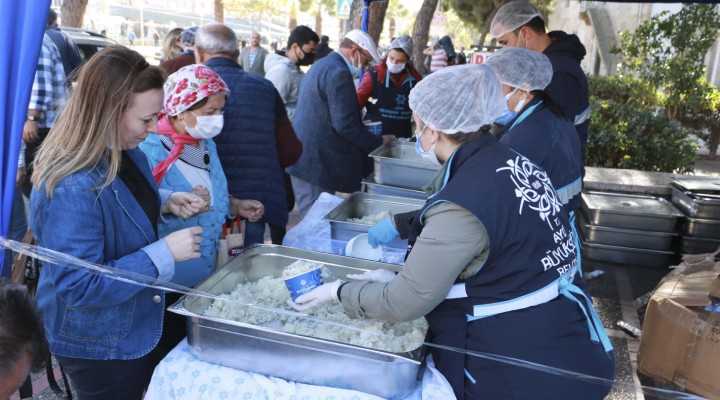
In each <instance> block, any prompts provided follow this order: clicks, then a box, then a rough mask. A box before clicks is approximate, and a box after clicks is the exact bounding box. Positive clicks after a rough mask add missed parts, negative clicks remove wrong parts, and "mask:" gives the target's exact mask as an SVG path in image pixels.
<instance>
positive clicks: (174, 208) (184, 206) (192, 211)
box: [162, 192, 207, 219]
mask: <svg viewBox="0 0 720 400" xmlns="http://www.w3.org/2000/svg"><path fill="white" fill-rule="evenodd" d="M206 206H207V204H206V203H205V200H203V199H201V198H200V197H199V196H196V195H194V194H192V193H187V192H175V193H173V194H171V195H170V197H169V198H168V200H167V201H166V202H165V204H164V205H163V208H162V213H163V214H167V213H172V214H174V215H176V216H178V217H180V218H182V219H187V218H190V217H192V216H194V215H197V214H200V212H201V210H202V209H203V208H205V207H206Z"/></svg>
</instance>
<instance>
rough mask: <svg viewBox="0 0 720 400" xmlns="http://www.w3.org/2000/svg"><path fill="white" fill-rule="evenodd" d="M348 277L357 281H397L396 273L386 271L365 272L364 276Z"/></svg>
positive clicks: (351, 275)
mask: <svg viewBox="0 0 720 400" xmlns="http://www.w3.org/2000/svg"><path fill="white" fill-rule="evenodd" d="M347 277H348V278H350V279H355V280H357V281H371V282H383V283H387V282H390V281H391V280H393V279H395V273H394V272H392V271H388V270H386V269H376V270H374V271H365V272H363V273H362V274H348V275H347Z"/></svg>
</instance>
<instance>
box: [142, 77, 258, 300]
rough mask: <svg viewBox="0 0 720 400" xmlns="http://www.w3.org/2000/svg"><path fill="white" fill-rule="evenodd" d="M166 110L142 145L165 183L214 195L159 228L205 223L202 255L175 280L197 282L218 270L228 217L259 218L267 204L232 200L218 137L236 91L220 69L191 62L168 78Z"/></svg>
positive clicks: (158, 179) (179, 269) (164, 230)
mask: <svg viewBox="0 0 720 400" xmlns="http://www.w3.org/2000/svg"><path fill="white" fill-rule="evenodd" d="M164 90H165V100H164V106H165V107H164V112H163V113H162V114H161V116H160V119H159V120H158V134H157V135H150V136H148V138H147V140H146V141H145V142H143V143H142V144H141V145H140V149H142V151H143V152H145V154H146V155H147V157H148V160H149V161H150V166H151V168H152V169H153V171H152V172H153V177H154V178H155V181H156V182H157V183H158V185H159V186H160V187H161V188H166V189H169V190H172V191H192V192H193V193H195V194H198V195H200V196H201V197H203V198H205V199H206V200H208V203H209V205H208V207H206V210H205V212H203V213H201V214H198V215H197V216H195V217H192V218H188V219H185V220H183V219H181V218H165V221H161V222H160V225H159V227H158V229H159V234H160V236H161V237H162V236H165V235H167V234H169V233H171V232H174V231H176V230H178V229H182V228H184V227H185V226H196V225H199V226H202V227H203V240H202V243H201V244H200V253H201V254H202V256H201V257H200V258H198V259H194V260H192V261H191V262H184V263H180V264H178V265H177V267H176V272H175V276H174V277H173V279H172V282H174V283H179V284H181V285H185V286H190V287H192V286H195V285H197V284H198V283H200V282H201V281H202V280H204V279H205V278H207V277H208V276H209V275H210V274H211V273H212V272H213V271H214V269H215V261H216V258H217V250H218V239H219V237H220V232H221V231H222V225H223V223H224V222H225V219H226V218H231V217H234V216H235V215H237V214H238V213H239V214H240V215H241V216H243V217H245V218H248V219H249V220H255V219H259V218H260V217H261V216H262V214H263V211H264V209H263V205H262V204H260V203H259V202H257V201H254V200H244V201H243V200H237V199H230V198H229V196H228V191H227V181H226V179H225V174H224V173H223V170H222V166H221V165H220V160H219V159H218V156H217V150H216V147H215V143H214V142H213V141H212V138H213V137H214V136H216V135H217V134H219V133H220V131H221V130H222V128H223V114H222V109H223V107H224V106H225V97H226V96H228V95H229V94H230V91H229V90H228V87H227V85H226V84H225V82H224V81H223V80H222V78H220V76H219V75H218V74H216V73H215V71H213V70H212V69H210V68H208V67H206V66H204V65H197V64H193V65H188V66H186V67H183V68H181V69H180V70H178V71H177V72H175V73H174V74H172V75H170V76H169V77H168V80H167V82H166V83H165V87H164Z"/></svg>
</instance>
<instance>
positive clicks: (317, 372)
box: [169, 245, 424, 398]
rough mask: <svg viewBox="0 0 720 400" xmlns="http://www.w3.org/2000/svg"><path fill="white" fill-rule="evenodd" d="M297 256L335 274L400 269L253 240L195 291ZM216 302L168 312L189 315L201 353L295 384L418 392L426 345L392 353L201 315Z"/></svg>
mask: <svg viewBox="0 0 720 400" xmlns="http://www.w3.org/2000/svg"><path fill="white" fill-rule="evenodd" d="M297 260H309V261H315V262H320V263H324V264H325V265H326V266H327V267H328V268H329V269H330V270H331V271H332V273H333V274H335V275H343V276H344V275H345V274H348V273H358V272H362V271H368V270H374V269H378V268H384V269H388V270H392V271H398V270H399V267H397V266H395V265H390V264H384V263H379V262H374V261H366V260H360V259H356V258H350V257H343V256H338V255H334V254H326V253H317V252H313V251H308V250H301V249H295V248H291V247H282V246H274V245H255V246H251V247H249V248H247V249H245V251H244V252H242V253H241V254H240V255H238V256H237V257H236V258H235V259H234V260H232V261H230V262H229V263H228V264H226V265H225V266H224V267H223V268H222V269H220V270H218V271H217V272H215V273H214V274H213V275H211V276H210V277H209V278H208V279H207V280H206V281H205V282H203V283H201V284H200V285H199V286H198V287H197V289H198V290H200V291H203V292H206V293H210V294H213V295H219V294H226V293H230V292H231V291H232V290H233V289H235V287H236V286H237V284H238V283H244V282H253V281H257V280H259V279H261V278H263V277H265V276H268V275H272V276H280V275H281V274H282V270H283V269H284V268H285V267H286V266H288V265H290V264H291V263H293V262H295V261H297ZM212 301H213V300H211V299H208V298H201V297H197V296H184V297H183V298H181V299H180V300H179V301H178V302H177V303H175V304H174V305H172V306H171V307H170V308H169V310H170V311H172V312H174V313H177V314H181V315H185V316H187V317H188V343H189V345H190V350H191V352H192V353H193V354H194V355H195V356H196V357H197V358H199V359H201V360H204V361H207V362H211V363H215V364H221V365H225V366H228V367H232V368H238V369H241V370H245V371H252V372H257V373H261V374H266V375H270V376H275V377H279V378H283V379H288V380H291V381H296V382H303V383H309V384H313V385H321V386H330V387H337V388H344V389H353V390H359V391H362V392H366V393H371V394H374V395H376V396H380V397H383V398H394V397H402V396H404V395H406V394H408V393H409V392H410V391H412V390H413V388H414V386H415V384H416V381H417V376H418V373H419V370H420V363H421V360H422V358H423V356H424V354H423V349H422V348H420V349H416V350H413V351H410V352H407V353H402V354H394V353H388V352H383V351H378V350H373V349H368V348H364V347H359V346H353V345H349V344H344V343H338V342H333V341H329V340H323V339H317V338H312V337H307V336H301V335H296V334H289V333H283V332H279V331H276V330H272V329H269V328H264V327H260V326H256V325H251V324H248V323H241V322H235V321H230V320H225V319H221V318H215V317H209V316H205V315H203V313H204V311H205V310H206V309H207V308H208V307H209V306H210V304H211V303H212Z"/></svg>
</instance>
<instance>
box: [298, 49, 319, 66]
mask: <svg viewBox="0 0 720 400" xmlns="http://www.w3.org/2000/svg"><path fill="white" fill-rule="evenodd" d="M298 48H299V49H300V51H301V52H302V53H303V58H302V60H300V59H298V62H297V65H300V66H305V65H312V63H314V62H315V53H306V52H305V50H303V49H302V47H300V46H298Z"/></svg>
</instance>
